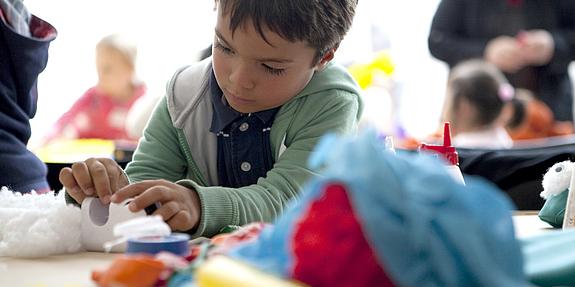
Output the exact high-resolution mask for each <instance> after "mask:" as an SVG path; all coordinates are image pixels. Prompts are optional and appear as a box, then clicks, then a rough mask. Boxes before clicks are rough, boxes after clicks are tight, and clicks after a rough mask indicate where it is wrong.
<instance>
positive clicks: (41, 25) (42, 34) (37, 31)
mask: <svg viewBox="0 0 575 287" xmlns="http://www.w3.org/2000/svg"><path fill="white" fill-rule="evenodd" d="M30 34H32V36H33V37H35V38H38V39H51V38H54V37H56V29H55V28H54V27H52V25H50V23H48V22H46V21H43V20H42V19H40V18H38V17H36V16H34V15H32V19H31V20H30Z"/></svg>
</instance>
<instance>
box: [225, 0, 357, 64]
mask: <svg viewBox="0 0 575 287" xmlns="http://www.w3.org/2000/svg"><path fill="white" fill-rule="evenodd" d="M216 3H219V5H220V7H219V9H221V13H222V14H229V15H230V30H231V31H232V32H234V31H235V30H236V29H237V28H238V27H240V26H242V25H245V24H247V23H248V21H251V22H252V24H253V25H254V27H255V29H256V31H258V33H259V34H260V35H261V36H262V39H264V40H265V41H266V42H268V40H267V39H266V37H265V36H264V33H263V29H264V28H268V29H270V30H271V31H272V32H274V33H276V34H278V35H280V36H281V37H282V38H284V39H286V40H288V41H291V42H295V41H303V42H306V43H308V45H309V46H310V47H312V48H314V49H316V55H315V57H314V61H313V63H312V65H315V64H317V63H318V62H319V60H320V59H321V57H322V56H323V55H324V54H325V53H326V52H327V51H329V49H332V48H336V47H337V46H338V45H339V43H340V42H341V40H342V39H343V37H344V36H345V34H346V33H347V31H348V30H349V28H350V27H351V24H352V21H353V16H354V14H355V7H356V5H357V0H216ZM268 44H269V42H268Z"/></svg>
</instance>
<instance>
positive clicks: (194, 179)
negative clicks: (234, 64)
mask: <svg viewBox="0 0 575 287" xmlns="http://www.w3.org/2000/svg"><path fill="white" fill-rule="evenodd" d="M211 71H212V68H211V59H207V60H205V61H202V62H200V63H198V64H196V65H194V66H190V67H186V68H184V69H182V70H180V71H178V72H177V73H176V74H175V75H174V77H173V78H172V80H171V81H170V83H169V84H168V88H167V94H166V97H165V98H163V99H162V100H161V101H160V103H159V104H158V106H157V107H156V109H155V111H154V113H153V115H152V117H151V119H150V121H149V122H148V125H147V127H146V129H145V130H144V135H143V137H142V139H141V140H140V142H139V144H138V148H137V149H136V152H135V153H134V157H133V160H132V162H130V163H129V164H128V166H127V167H126V173H127V175H128V177H129V179H130V182H138V181H142V180H147V179H166V180H169V181H173V182H177V183H178V184H181V185H184V186H186V187H190V188H193V189H194V190H196V192H197V193H198V195H199V198H200V200H201V209H202V210H201V219H200V224H199V226H198V228H197V229H196V230H195V234H193V235H192V236H194V237H197V236H212V235H214V234H217V233H218V231H219V230H220V229H221V228H223V227H224V226H226V225H243V224H247V223H250V222H254V221H265V222H271V221H273V220H274V219H275V218H276V217H277V216H278V215H279V214H280V213H281V212H282V210H283V208H284V207H285V205H286V203H287V202H289V201H290V200H291V199H292V198H294V197H296V196H297V195H298V192H300V191H301V189H302V186H303V185H304V184H305V182H306V181H307V180H308V179H309V178H310V177H312V176H315V175H316V173H315V172H314V171H312V170H310V169H309V168H308V167H307V159H308V157H309V155H310V153H311V152H312V150H313V148H314V146H315V144H316V143H317V141H318V139H319V138H320V137H321V136H322V135H323V134H325V133H327V132H336V133H349V132H353V131H355V129H356V127H357V123H358V120H359V118H360V115H361V110H362V104H361V99H360V96H359V95H360V89H359V87H358V86H357V84H356V83H355V81H354V80H353V78H352V77H351V76H350V75H349V74H348V73H347V72H346V70H345V69H344V68H343V67H341V66H338V65H335V64H330V65H328V66H327V67H326V68H325V69H324V70H323V71H321V72H317V73H316V74H315V75H314V76H313V77H312V79H311V81H310V82H309V84H308V85H307V86H306V87H305V88H304V89H303V90H302V91H301V92H300V93H299V94H298V95H296V96H295V97H294V98H293V99H291V100H290V101H288V102H287V103H285V104H284V105H283V106H282V107H281V108H280V110H279V111H278V113H277V115H276V117H275V119H274V122H273V125H272V127H271V133H270V143H271V146H272V149H273V151H272V152H273V155H274V160H275V164H274V166H273V168H272V169H271V170H270V171H268V172H267V174H266V176H265V177H263V178H260V179H259V180H258V182H257V183H256V184H253V185H250V186H245V187H241V188H227V187H221V186H218V179H217V139H216V136H215V135H214V134H213V133H210V132H209V128H210V124H211V120H212V105H211V98H212V97H211V96H210V90H209V87H208V86H209V85H208V79H209V77H210V74H211Z"/></svg>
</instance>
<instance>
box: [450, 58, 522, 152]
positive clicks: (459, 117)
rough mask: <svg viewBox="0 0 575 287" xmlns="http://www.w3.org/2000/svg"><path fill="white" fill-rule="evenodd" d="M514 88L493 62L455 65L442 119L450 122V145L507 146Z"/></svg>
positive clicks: (508, 145)
mask: <svg viewBox="0 0 575 287" xmlns="http://www.w3.org/2000/svg"><path fill="white" fill-rule="evenodd" d="M513 97H514V90H513V88H512V87H511V85H509V83H508V82H507V80H506V79H505V76H504V75H503V73H502V72H501V71H499V70H498V69H497V67H495V66H494V65H492V64H490V63H487V62H485V61H481V60H469V61H465V62H462V63H460V64H458V65H457V66H456V67H455V68H454V69H453V70H452V72H451V74H450V76H449V80H448V84H447V95H446V100H445V105H444V109H443V120H444V121H449V122H451V128H452V134H453V136H454V137H453V144H454V145H455V146H456V147H465V148H489V149H504V148H510V147H511V146H512V145H513V141H512V139H511V137H510V136H509V134H508V133H507V131H506V130H505V125H506V124H507V122H508V121H509V120H510V118H511V116H512V115H513V105H511V101H512V99H513Z"/></svg>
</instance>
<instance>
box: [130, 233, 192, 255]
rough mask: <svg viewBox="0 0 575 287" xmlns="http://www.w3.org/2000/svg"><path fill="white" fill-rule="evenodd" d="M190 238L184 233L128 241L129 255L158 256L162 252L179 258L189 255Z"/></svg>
mask: <svg viewBox="0 0 575 287" xmlns="http://www.w3.org/2000/svg"><path fill="white" fill-rule="evenodd" d="M189 240H190V236H189V235H188V234H184V233H172V234H170V235H168V236H145V237H139V238H132V239H128V247H127V248H126V253H127V254H135V253H146V254H152V255H153V254H156V253H159V252H161V251H166V252H171V253H174V254H176V255H179V256H186V255H188V253H189V248H188V241H189Z"/></svg>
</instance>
